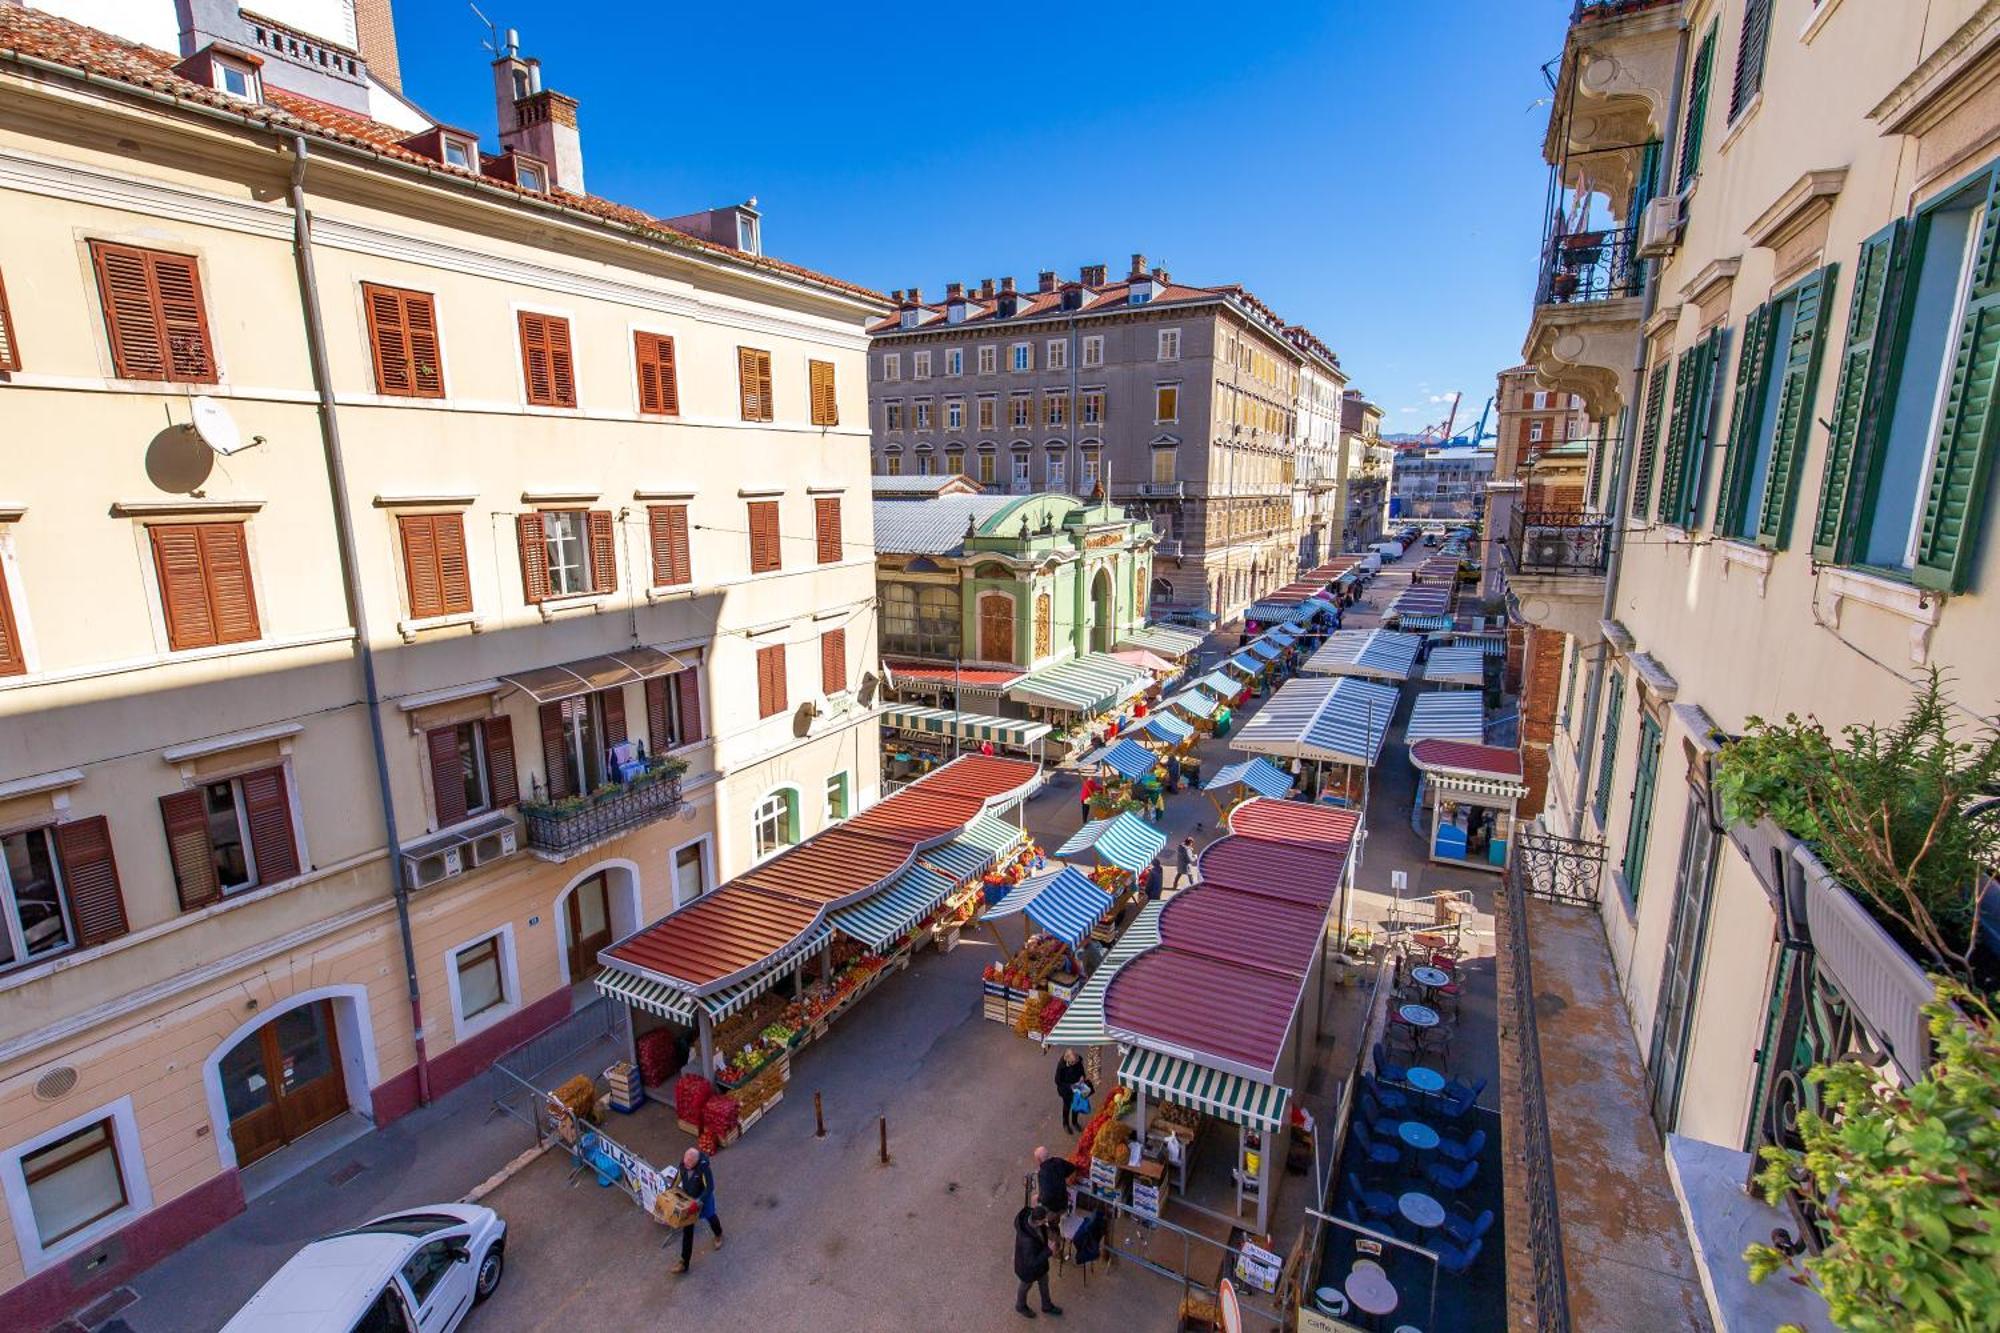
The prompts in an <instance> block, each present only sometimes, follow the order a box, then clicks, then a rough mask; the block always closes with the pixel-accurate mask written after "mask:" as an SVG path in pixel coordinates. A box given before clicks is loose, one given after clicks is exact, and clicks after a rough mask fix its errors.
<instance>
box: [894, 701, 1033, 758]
mask: <svg viewBox="0 0 2000 1333" xmlns="http://www.w3.org/2000/svg"><path fill="white" fill-rule="evenodd" d="M882 724H883V725H884V726H888V727H896V728H898V729H900V730H903V731H919V732H926V733H929V734H930V735H933V736H952V735H956V736H958V737H960V738H961V739H964V740H968V741H992V742H993V743H994V744H996V745H1009V746H1014V747H1016V748H1018V749H1023V750H1025V749H1028V748H1029V747H1030V746H1032V745H1033V744H1034V743H1035V742H1036V741H1038V740H1040V739H1041V738H1042V737H1044V736H1046V735H1048V734H1049V732H1051V731H1052V730H1054V728H1053V727H1051V726H1049V724H1048V723H1046V722H1030V721H1028V720H1027V719H1026V718H1019V717H989V716H987V715H986V714H983V713H959V712H954V711H952V710H951V709H949V708H926V707H925V706H924V705H922V704H912V703H890V704H884V705H882Z"/></svg>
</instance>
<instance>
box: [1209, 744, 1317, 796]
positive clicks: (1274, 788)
mask: <svg viewBox="0 0 2000 1333" xmlns="http://www.w3.org/2000/svg"><path fill="white" fill-rule="evenodd" d="M1239 782H1240V783H1242V784H1243V785H1244V786H1246V787H1248V788H1249V789H1250V790H1251V791H1254V792H1256V793H1257V794H1258V795H1259V796H1269V797H1271V798H1273V799H1275V800H1280V801H1282V800H1284V799H1285V798H1286V797H1288V796H1290V795H1291V794H1292V788H1293V787H1294V786H1295V785H1297V784H1296V783H1294V782H1293V781H1292V775H1291V774H1289V773H1287V772H1285V770H1284V769H1282V768H1279V767H1278V766H1277V765H1276V764H1274V763H1272V762H1271V761H1270V760H1268V759H1266V758H1264V756H1262V755H1255V756H1252V757H1251V758H1249V759H1245V760H1243V761H1242V762H1241V763H1235V764H1225V765H1223V766H1222V767H1221V768H1218V769H1217V770H1215V776H1214V777H1212V778H1210V779H1209V780H1208V781H1207V782H1204V783H1202V784H1201V789H1202V790H1203V791H1220V790H1222V789H1223V788H1225V787H1234V786H1235V785H1236V784H1237V783H1239Z"/></svg>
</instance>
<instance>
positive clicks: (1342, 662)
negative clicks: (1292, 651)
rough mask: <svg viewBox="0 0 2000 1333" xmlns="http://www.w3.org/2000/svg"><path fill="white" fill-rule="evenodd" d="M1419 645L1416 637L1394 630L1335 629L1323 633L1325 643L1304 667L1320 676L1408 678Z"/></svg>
mask: <svg viewBox="0 0 2000 1333" xmlns="http://www.w3.org/2000/svg"><path fill="white" fill-rule="evenodd" d="M1422 645H1423V640H1422V639H1421V638H1419V637H1418V636H1416V635H1414V634H1398V633H1396V631H1394V630H1388V629H1343V630H1335V631H1334V632H1333V633H1331V634H1329V635H1327V636H1326V643H1325V645H1324V646H1323V647H1321V648H1320V650H1319V651H1318V652H1316V653H1314V654H1313V655H1312V656H1311V657H1309V658H1307V659H1306V665H1305V669H1306V670H1307V671H1309V672H1312V673H1315V674H1317V675H1322V676H1371V677H1373V678H1375V679H1377V680H1408V679H1409V678H1410V668H1411V667H1413V666H1415V665H1416V661H1417V649H1418V648H1419V647H1421V646H1422Z"/></svg>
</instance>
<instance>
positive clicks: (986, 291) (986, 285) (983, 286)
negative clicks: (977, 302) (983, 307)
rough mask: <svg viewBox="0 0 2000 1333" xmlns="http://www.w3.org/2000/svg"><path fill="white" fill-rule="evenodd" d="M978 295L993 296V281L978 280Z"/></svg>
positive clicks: (988, 279) (989, 279)
mask: <svg viewBox="0 0 2000 1333" xmlns="http://www.w3.org/2000/svg"><path fill="white" fill-rule="evenodd" d="M979 294H980V295H981V296H991V295H993V279H991V278H981V279H980V280H979Z"/></svg>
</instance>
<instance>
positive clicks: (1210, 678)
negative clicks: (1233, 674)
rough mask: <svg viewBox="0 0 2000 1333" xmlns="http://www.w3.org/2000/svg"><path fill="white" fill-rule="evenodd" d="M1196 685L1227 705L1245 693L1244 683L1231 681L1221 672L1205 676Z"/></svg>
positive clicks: (1212, 672)
mask: <svg viewBox="0 0 2000 1333" xmlns="http://www.w3.org/2000/svg"><path fill="white" fill-rule="evenodd" d="M1195 684H1197V685H1199V686H1201V688H1203V689H1204V690H1207V691H1208V692H1209V693H1210V694H1212V695H1214V696H1215V697H1216V698H1218V699H1220V700H1222V701H1223V702H1224V703H1227V702H1228V701H1229V700H1231V699H1234V698H1235V697H1236V696H1237V695H1239V694H1241V693H1243V682H1242V681H1240V680H1231V679H1230V678H1229V677H1227V676H1225V675H1223V674H1222V673H1221V672H1220V671H1211V672H1209V673H1208V674H1207V675H1206V676H1203V677H1202V678H1201V679H1200V680H1198V681H1196V682H1195Z"/></svg>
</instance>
